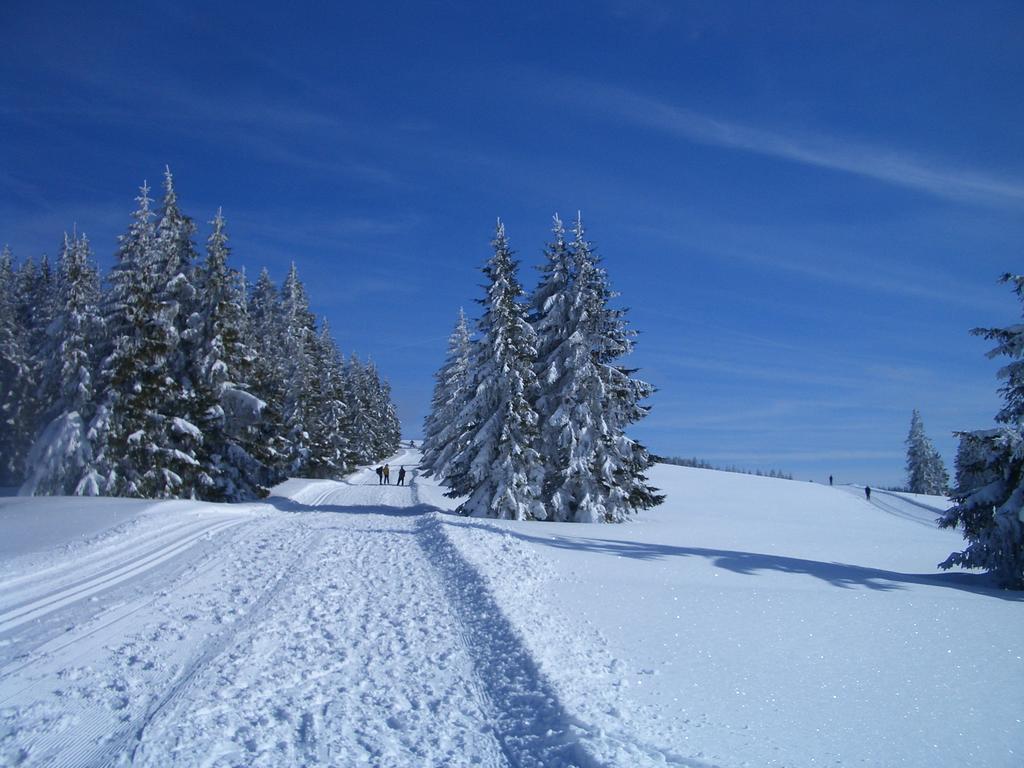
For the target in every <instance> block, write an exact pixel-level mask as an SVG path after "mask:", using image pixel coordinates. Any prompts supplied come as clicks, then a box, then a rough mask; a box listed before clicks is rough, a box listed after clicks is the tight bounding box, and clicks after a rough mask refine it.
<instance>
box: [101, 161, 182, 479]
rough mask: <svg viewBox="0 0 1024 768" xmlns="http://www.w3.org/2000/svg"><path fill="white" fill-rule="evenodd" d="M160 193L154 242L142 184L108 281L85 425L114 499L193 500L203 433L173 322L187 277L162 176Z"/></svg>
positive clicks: (173, 202)
mask: <svg viewBox="0 0 1024 768" xmlns="http://www.w3.org/2000/svg"><path fill="white" fill-rule="evenodd" d="M165 192H166V194H165V200H164V216H163V217H162V219H161V222H164V221H165V220H166V222H167V223H164V226H163V230H162V236H160V237H158V235H157V230H156V228H155V227H154V225H153V221H152V220H153V213H152V210H151V208H150V204H151V202H152V201H151V199H150V198H149V187H148V186H146V185H145V184H144V185H143V187H142V189H141V193H140V196H139V197H138V198H137V200H138V203H139V207H138V209H136V211H135V213H134V214H133V216H132V219H133V220H132V224H131V226H130V227H129V229H128V231H127V232H126V233H125V234H124V235H122V236H121V238H120V242H119V247H118V253H117V264H116V265H115V267H114V269H113V271H112V273H111V276H110V283H111V290H110V296H109V299H108V302H107V316H106V318H105V320H106V323H107V327H108V329H109V332H110V335H111V347H110V352H109V354H108V355H107V357H106V359H105V360H104V363H103V366H102V371H101V382H102V388H103V391H104V395H105V400H104V402H103V404H102V405H101V406H100V408H99V409H98V411H97V414H96V417H95V418H94V423H93V425H92V427H91V429H92V431H93V432H94V434H95V443H94V444H96V445H97V448H98V450H99V451H100V459H101V460H100V464H101V466H102V468H103V471H104V473H105V479H104V486H103V492H104V493H107V494H111V495H116V496H138V497H142V498H176V497H181V496H185V497H188V496H192V495H193V490H194V485H193V480H194V477H195V475H196V473H198V472H199V471H200V470H201V467H200V465H199V462H198V460H197V459H196V458H195V455H194V453H195V449H196V447H197V446H198V444H199V443H201V442H202V433H201V432H200V431H199V429H198V427H196V426H195V425H194V424H192V423H191V422H190V421H189V420H188V418H185V415H187V414H189V410H190V409H189V407H188V404H187V402H186V397H185V391H186V387H188V384H187V378H186V373H187V372H186V371H185V368H184V365H185V361H184V358H183V355H182V354H181V352H180V346H179V342H180V333H179V329H178V328H179V326H178V324H179V318H178V316H179V312H180V304H179V299H180V298H181V291H183V290H185V285H184V284H185V283H187V282H188V281H187V278H185V276H184V274H183V272H182V271H181V270H182V269H183V268H184V267H185V263H184V257H183V255H182V253H181V252H180V246H181V240H180V238H179V237H178V235H179V234H180V233H181V231H182V225H181V217H180V214H179V213H178V212H176V211H175V208H176V197H175V195H174V192H173V181H172V179H171V178H170V175H168V176H167V179H166V182H165ZM173 222H178V223H177V224H173V225H172V223H173ZM184 226H185V227H186V229H187V225H184ZM188 236H190V235H188ZM172 264H173V265H174V266H173V267H172ZM172 272H173V275H172V274H171V273H172ZM169 275H171V276H170V277H169Z"/></svg>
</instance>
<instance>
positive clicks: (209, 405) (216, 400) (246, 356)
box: [189, 210, 269, 501]
mask: <svg viewBox="0 0 1024 768" xmlns="http://www.w3.org/2000/svg"><path fill="white" fill-rule="evenodd" d="M210 223H211V224H212V225H213V231H212V232H211V234H210V237H209V240H208V241H207V246H206V260H205V261H204V263H203V264H202V266H201V268H200V269H199V270H198V271H197V274H196V278H197V279H196V288H197V297H196V301H195V303H194V312H193V314H192V317H191V318H190V321H189V331H190V333H192V334H194V336H193V341H192V342H191V348H192V350H194V353H193V355H192V356H191V358H190V362H191V371H192V382H193V390H194V394H193V412H195V413H196V419H195V420H196V421H197V425H198V426H199V427H200V429H201V430H202V433H203V443H202V446H201V451H200V453H199V456H198V457H197V458H198V460H199V461H200V463H201V464H202V465H203V470H204V475H205V476H206V477H209V478H210V482H209V483H208V484H207V485H205V486H203V487H202V488H200V489H197V490H198V491H199V495H201V496H202V498H205V499H209V500H211V501H240V500H244V499H251V498H259V497H262V496H265V495H266V493H267V485H266V483H267V480H268V472H269V470H268V469H267V467H265V466H264V465H263V463H262V462H261V461H260V459H259V458H258V457H257V456H254V455H253V454H252V452H251V451H250V450H249V447H250V445H251V443H252V442H253V438H254V437H255V436H254V435H252V434H251V432H252V430H253V428H254V427H256V426H257V425H258V424H259V423H260V421H261V420H262V411H263V408H264V405H265V404H264V403H263V401H262V400H260V399H259V398H258V397H256V396H255V395H253V394H252V393H251V392H249V391H248V378H249V374H250V372H251V370H252V367H253V363H254V358H255V353H254V351H253V350H252V349H251V348H250V347H249V346H248V344H247V341H248V338H247V337H248V334H247V329H246V323H247V320H248V318H247V310H246V297H245V292H244V285H243V284H242V278H241V275H239V274H238V272H236V271H235V270H234V269H232V268H231V267H230V266H229V265H228V258H229V253H230V248H229V246H228V237H227V232H226V230H225V221H224V216H223V214H222V212H221V211H220V210H218V211H217V215H216V216H215V217H214V219H213V221H212V222H210Z"/></svg>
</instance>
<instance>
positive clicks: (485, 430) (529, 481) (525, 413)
mask: <svg viewBox="0 0 1024 768" xmlns="http://www.w3.org/2000/svg"><path fill="white" fill-rule="evenodd" d="M492 245H493V246H494V256H493V257H491V259H490V260H489V261H488V262H487V266H486V267H485V268H484V270H483V271H484V275H485V276H486V277H487V280H488V285H487V289H486V291H487V292H486V295H485V297H484V299H482V300H481V302H480V303H481V304H482V305H483V307H484V313H483V316H482V317H481V319H480V322H479V326H478V330H479V339H478V340H477V341H476V342H475V344H474V345H473V369H474V381H473V384H474V385H475V386H474V387H473V389H474V394H473V397H472V399H470V401H469V402H468V403H467V404H466V406H465V407H464V408H463V410H462V413H461V414H460V416H459V418H458V422H459V423H460V424H462V425H464V432H463V434H462V435H460V436H459V437H458V438H457V439H458V440H459V441H460V443H461V444H462V445H463V446H464V447H463V448H462V450H461V451H460V452H459V453H458V455H456V456H455V457H454V458H453V460H452V462H451V464H450V465H449V467H448V472H447V474H446V477H445V481H446V484H447V485H448V487H449V492H448V495H449V496H452V497H456V496H468V497H469V498H468V499H467V500H466V501H465V502H464V503H463V504H462V505H461V506H460V507H459V511H460V512H461V513H462V514H465V515H473V516H477V517H498V518H506V519H515V520H524V519H526V520H529V519H544V518H545V516H546V510H545V508H544V504H543V501H542V498H541V494H542V484H543V480H544V470H543V466H542V465H541V459H540V456H539V455H538V454H537V451H536V449H535V448H534V445H535V443H536V437H537V414H536V412H535V411H534V410H533V407H532V406H531V404H530V401H531V399H532V397H533V394H534V391H535V388H536V383H537V382H536V374H535V372H534V370H533V365H534V363H535V361H536V355H537V349H536V334H535V332H534V330H533V328H532V327H531V326H530V323H529V322H528V320H527V316H526V308H525V307H524V306H523V305H522V304H521V303H520V298H521V297H522V295H523V289H522V287H521V286H520V284H519V280H518V278H517V277H516V269H517V267H518V264H517V262H516V261H515V260H514V259H513V257H512V252H511V250H510V249H509V245H508V240H507V239H506V237H505V227H504V226H503V225H502V224H501V222H500V221H499V222H498V226H497V232H496V234H495V238H494V241H493V243H492Z"/></svg>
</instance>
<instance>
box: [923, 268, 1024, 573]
mask: <svg viewBox="0 0 1024 768" xmlns="http://www.w3.org/2000/svg"><path fill="white" fill-rule="evenodd" d="M1002 280H1003V282H1007V283H1012V284H1013V286H1014V292H1015V293H1016V294H1017V297H1018V299H1020V300H1021V301H1022V302H1024V275H1012V274H1006V275H1003V278H1002ZM971 333H973V334H974V335H976V336H983V337H984V338H986V339H988V340H990V341H995V342H996V346H995V348H994V349H992V350H991V351H990V352H989V353H988V356H989V357H998V356H1000V355H1004V356H1006V357H1008V358H1010V360H1011V362H1010V363H1008V364H1007V365H1006V366H1005V367H1004V368H1002V370H1000V371H999V377H1000V378H1001V379H1003V380H1004V384H1003V385H1002V387H1000V389H999V391H1000V393H1001V394H1002V395H1003V398H1004V401H1005V404H1004V406H1003V408H1002V409H1001V410H1000V411H999V413H998V414H997V415H996V421H998V422H1000V423H1001V425H1002V426H999V427H997V428H995V429H987V430H977V431H974V432H969V433H960V438H961V446H962V447H963V446H964V443H965V441H966V443H967V447H966V448H963V449H962V451H961V453H960V454H959V456H958V458H960V459H961V461H962V462H963V463H960V462H958V467H957V469H958V480H959V481H960V482H958V484H957V487H956V488H955V489H954V490H953V491H952V494H951V495H952V497H953V499H954V500H955V501H956V505H955V506H953V507H952V508H950V509H949V510H948V511H947V512H946V513H945V514H944V515H943V516H942V517H941V518H940V519H939V525H940V526H942V527H943V528H954V527H958V526H959V527H960V528H961V529H962V531H963V534H964V538H965V539H966V540H967V544H968V545H967V548H966V549H965V550H964V551H962V552H954V553H952V554H951V555H950V556H949V557H948V558H946V560H945V561H943V562H942V563H940V564H939V567H940V568H951V567H953V566H956V565H958V566H962V567H964V568H983V569H985V570H987V571H990V572H992V573H993V574H994V575H995V577H996V579H997V580H998V581H999V583H1000V584H1002V585H1003V586H1005V587H1009V588H1011V589H1024V435H1022V431H1024V359H1022V358H1024V324H1020V323H1017V324H1014V325H1010V326H1007V327H1006V328H975V329H974V330H973V331H971Z"/></svg>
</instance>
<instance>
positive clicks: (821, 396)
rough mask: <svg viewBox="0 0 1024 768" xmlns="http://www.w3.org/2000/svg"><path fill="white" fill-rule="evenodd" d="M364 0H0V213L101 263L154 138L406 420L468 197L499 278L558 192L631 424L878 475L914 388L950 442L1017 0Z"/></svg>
mask: <svg viewBox="0 0 1024 768" xmlns="http://www.w3.org/2000/svg"><path fill="white" fill-rule="evenodd" d="M370 5H371V4H355V3H317V4H302V7H301V8H299V9H293V8H287V7H285V6H284V5H282V4H280V3H267V2H260V1H259V0H256V2H250V3H245V4H233V3H222V4H216V6H214V5H213V4H198V3H196V4H191V3H160V4H156V3H153V4H147V3H136V4H133V5H131V6H130V7H122V6H121V4H102V3H95V4H92V3H90V4H86V3H67V4H54V3H46V2H42V3H41V2H31V3H30V2H22V1H20V0H7V2H5V3H3V4H2V5H0V30H3V35H2V40H3V45H2V51H0V242H9V243H10V244H11V246H12V248H13V249H14V251H15V256H16V257H24V256H27V255H33V256H38V255H39V254H40V253H43V252H47V253H49V254H50V255H51V256H53V255H54V254H55V253H56V250H57V245H58V243H59V240H60V237H61V233H62V232H63V231H64V230H65V229H70V228H71V227H72V226H74V225H76V224H77V226H78V227H79V229H81V230H85V231H86V232H87V233H88V234H89V235H90V237H91V239H92V241H93V244H94V246H95V249H96V252H97V256H98V257H99V259H100V261H101V263H102V264H104V266H108V265H109V264H110V262H111V258H112V254H113V250H114V244H115V238H116V236H117V234H118V233H119V232H121V231H123V230H124V228H125V227H126V226H127V224H128V222H129V214H130V212H131V211H132V209H133V207H134V202H133V198H134V197H135V194H136V189H137V187H138V185H139V184H140V183H141V182H142V181H143V179H148V180H149V181H150V183H151V184H153V185H154V186H158V185H159V182H160V176H161V172H162V170H163V167H164V164H165V163H167V164H170V166H171V168H172V169H173V170H174V173H175V178H176V181H177V187H178V191H179V195H180V199H181V202H182V205H183V207H184V209H185V210H186V212H188V213H189V214H191V215H192V216H194V217H195V218H196V219H197V220H199V221H203V222H205V221H208V220H209V219H210V218H212V216H213V214H214V212H215V211H216V209H217V207H218V206H223V208H224V213H225V216H226V217H227V220H228V227H229V234H230V236H231V239H232V245H233V247H234V255H235V263H236V265H238V266H245V267H246V268H247V269H248V271H249V273H250V274H251V275H255V274H256V272H257V271H258V270H259V268H260V267H261V266H267V267H268V268H269V269H270V270H271V273H272V274H273V275H274V277H275V278H276V279H278V280H280V279H281V278H282V277H283V276H284V274H285V272H286V270H287V267H288V264H289V262H290V261H292V260H293V259H294V260H295V261H296V262H297V263H298V266H299V270H300V274H301V276H302V277H303V279H304V280H305V282H306V284H307V287H308V289H309V293H310V295H311V298H312V302H313V308H314V310H315V311H316V312H318V313H320V314H323V315H325V316H326V317H328V319H329V320H330V322H331V325H332V328H333V329H334V332H335V335H336V337H337V339H338V341H339V343H340V345H341V347H342V349H343V351H344V352H345V353H348V352H350V351H353V350H354V351H356V352H357V353H359V354H360V355H362V356H365V355H372V357H373V358H374V359H375V360H376V361H377V363H378V365H379V366H380V368H381V369H382V371H383V372H384V374H385V375H386V376H387V377H388V378H389V379H390V380H391V381H392V383H393V385H394V390H395V396H396V399H397V402H398V404H399V409H400V416H401V418H402V420H403V424H404V425H405V429H406V434H407V435H408V436H417V435H418V434H419V424H420V422H421V420H422V417H423V415H424V413H425V409H426V407H427V405H428V403H429V398H430V392H431V388H432V385H433V380H432V378H431V375H432V373H433V372H434V370H435V369H436V368H437V366H438V365H439V364H440V362H441V360H442V357H443V353H444V346H445V339H446V338H447V335H448V333H449V331H450V328H451V325H452V323H453V322H454V319H455V314H456V312H457V310H458V308H459V307H460V306H464V307H466V309H467V311H469V312H471V313H472V312H475V311H476V305H475V304H474V300H475V299H477V298H478V297H479V296H480V295H481V290H480V288H479V285H480V283H481V282H482V275H481V274H480V272H479V269H480V267H481V266H482V264H483V262H484V260H485V259H486V258H487V257H488V255H489V245H488V243H489V240H490V238H491V235H492V233H493V227H494V221H495V218H496V217H498V216H501V217H502V219H503V220H504V221H505V222H506V226H507V228H508V232H509V236H510V238H511V241H512V244H513V246H514V247H515V248H516V249H517V250H518V252H519V255H520V257H521V258H522V260H523V263H524V270H523V273H522V277H523V280H524V282H525V283H526V284H527V285H528V286H529V287H532V286H533V284H534V283H535V281H536V273H535V271H534V267H535V266H537V265H539V263H540V251H541V248H542V246H543V244H544V242H545V240H546V239H547V237H548V234H549V232H548V230H549V227H550V217H551V215H552V213H554V212H556V211H558V212H560V213H561V214H562V215H563V217H565V218H566V219H569V218H571V217H572V216H573V215H574V214H575V212H576V210H577V209H581V210H582V211H583V215H584V218H585V221H586V223H587V225H588V230H589V234H590V235H591V237H592V239H593V240H594V241H595V242H596V243H597V245H598V247H599V250H600V252H601V254H602V255H603V256H604V258H605V265H606V267H607V268H608V271H609V273H610V277H611V280H612V284H613V286H614V287H615V288H616V289H617V290H618V291H620V292H621V294H622V298H621V301H622V303H623V305H626V306H629V307H630V308H631V313H630V317H631V319H632V321H633V323H634V325H635V327H636V328H637V329H639V330H640V331H641V332H642V335H641V337H640V340H639V345H638V348H637V351H636V353H635V355H634V360H633V361H632V362H633V363H634V364H635V365H637V366H638V367H640V368H641V369H642V375H643V376H645V377H647V378H648V379H649V380H650V381H652V382H653V383H654V384H656V385H657V386H658V387H659V392H658V394H657V395H656V396H655V398H653V400H652V405H653V407H654V409H653V412H652V415H651V416H650V417H649V418H648V419H647V420H646V422H644V423H643V424H642V425H640V426H639V427H638V428H637V429H636V430H635V434H636V435H637V436H638V437H640V438H641V439H643V440H644V441H646V442H647V444H648V445H649V446H650V447H651V448H652V449H653V450H655V451H657V452H660V453H666V454H680V455H698V456H701V457H704V458H707V459H710V460H712V461H714V462H716V463H723V464H738V465H741V466H745V467H752V468H756V467H761V468H770V467H775V468H780V469H783V470H786V471H790V472H793V473H795V474H796V475H797V476H799V477H801V478H808V479H810V478H813V479H816V480H821V479H824V478H827V476H828V474H829V473H833V474H835V475H836V477H837V479H839V480H841V481H859V482H870V483H874V484H895V483H899V482H902V480H903V457H904V446H903V440H904V439H905V437H906V433H907V430H908V427H909V421H910V412H911V410H912V409H913V408H915V407H916V408H919V409H920V410H921V412H922V415H923V417H924V421H925V426H926V429H927V431H928V433H929V434H930V435H931V436H932V437H933V438H934V439H935V441H936V443H937V445H938V446H939V448H940V450H942V452H943V453H944V455H945V456H946V457H947V459H948V460H949V463H950V464H951V463H952V454H953V449H954V441H953V438H952V435H951V432H952V431H953V430H955V429H969V428H978V427H984V426H988V425H989V424H990V423H991V420H992V415H993V414H994V412H995V411H996V409H997V408H998V404H999V399H998V395H997V393H996V391H995V390H996V386H997V382H996V379H995V372H996V370H997V369H998V363H997V362H995V361H989V360H986V359H985V356H984V353H985V351H986V350H987V345H986V343H985V342H984V341H982V340H979V339H976V338H973V337H970V336H969V335H968V330H969V329H970V328H971V327H974V326H977V325H992V324H1006V323H1008V322H1014V321H1016V320H1017V319H1019V317H1020V307H1019V305H1018V304H1017V302H1016V300H1015V298H1014V297H1013V295H1012V294H1011V292H1010V291H1009V290H1008V289H1007V288H1006V287H1005V286H1000V285H998V284H997V282H996V279H997V278H998V276H999V275H1000V274H1001V273H1003V272H1005V271H1014V270H1018V271H1019V270H1021V269H1022V268H1024V264H1021V259H1022V258H1024V252H1022V243H1024V141H1022V138H1024V136H1022V129H1021V126H1022V125H1024V99H1021V90H1020V89H1021V83H1022V82H1024V4H1021V3H1019V2H1008V3H995V2H972V3H957V4H954V3H931V2H922V3H899V4H897V3H892V2H858V3H830V2H808V3H776V2H763V3H757V2H745V3H736V4H726V3H720V2H695V3H674V2H660V1H658V0H642V1H641V2H624V1H623V2H619V1H618V0H608V1H607V2H590V3H558V4H548V3H374V4H372V7H369V6H370ZM364 6H365V7H364ZM207 232H208V228H204V230H203V234H202V239H203V240H205V237H206V234H207Z"/></svg>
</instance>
